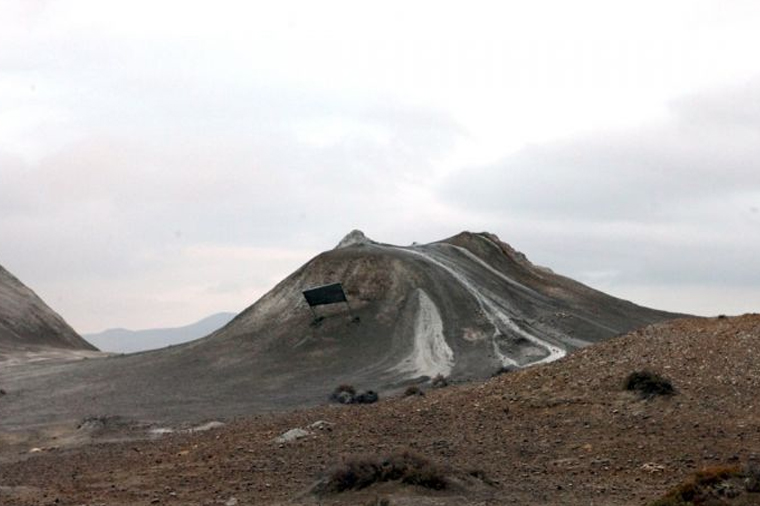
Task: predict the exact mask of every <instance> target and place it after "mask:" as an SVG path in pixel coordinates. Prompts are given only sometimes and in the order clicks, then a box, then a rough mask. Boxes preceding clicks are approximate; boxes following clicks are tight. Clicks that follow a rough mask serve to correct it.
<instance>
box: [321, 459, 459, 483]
mask: <svg viewBox="0 0 760 506" xmlns="http://www.w3.org/2000/svg"><path fill="white" fill-rule="evenodd" d="M387 481H400V482H401V483H405V484H408V485H416V486H420V487H424V488H429V489H433V490H442V489H444V488H446V487H447V486H448V482H447V480H446V471H445V469H444V468H443V467H441V466H440V465H438V464H436V463H434V462H432V461H431V460H429V459H427V458H425V457H423V456H421V455H418V454H416V453H413V452H411V451H408V450H406V451H402V452H397V453H393V454H391V455H388V456H386V457H379V456H376V455H365V456H360V457H356V456H355V457H350V458H346V459H344V460H343V462H342V463H341V464H340V465H338V466H336V467H335V468H334V469H333V470H332V471H331V472H330V473H329V474H328V476H327V477H326V478H325V479H324V480H322V482H320V484H319V485H318V486H317V488H316V490H315V491H316V492H317V493H338V492H345V491H347V490H360V489H363V488H366V487H369V486H370V485H373V484H375V483H383V482H387Z"/></svg>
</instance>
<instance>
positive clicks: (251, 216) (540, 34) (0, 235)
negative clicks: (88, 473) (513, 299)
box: [0, 0, 760, 333]
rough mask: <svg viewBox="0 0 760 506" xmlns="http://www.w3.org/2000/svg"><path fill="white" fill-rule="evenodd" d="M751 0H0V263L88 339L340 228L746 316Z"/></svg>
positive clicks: (759, 292) (759, 76)
mask: <svg viewBox="0 0 760 506" xmlns="http://www.w3.org/2000/svg"><path fill="white" fill-rule="evenodd" d="M758 26H760V3H758V2H754V1H731V0H722V1H714V2H713V1H709V2H708V1H699V0H684V1H679V0H673V1H669V2H662V1H656V2H655V1H646V0H642V1H637V2H610V1H609V0H606V1H586V0H577V1H573V2H566V1H542V0H537V1H533V2H505V1H499V2H478V1H468V2H446V1H414V2H410V1H404V2H401V1H385V2H356V1H345V2H344V1H339V2H336V1H322V2H309V1H292V0H286V1H278V2H254V1H246V2H243V1H239V2H232V1H225V0H216V1H214V2H194V1H187V0H185V1H172V0H162V1H155V0H152V1H140V0H132V1H129V2H103V1H98V0H82V1H78V0H71V1H70V0H50V1H43V0H0V264H1V265H3V266H4V267H6V268H7V269H8V270H10V271H11V272H12V273H14V274H15V275H16V276H17V277H19V278H20V279H21V280H22V281H23V282H24V283H26V284H27V285H28V286H30V287H32V288H33V289H34V290H35V291H36V292H37V293H38V294H39V295H40V296H41V297H42V298H43V299H44V300H45V301H46V302H48V304H49V305H50V306H52V307H53V308H54V309H55V310H56V311H57V312H59V313H60V314H61V315H62V316H63V317H64V318H65V319H66V320H67V321H68V322H69V323H70V324H71V325H72V326H73V327H74V328H75V329H76V330H78V331H79V332H82V333H85V332H96V331H100V330H103V329H105V328H112V327H126V328H133V329H139V328H151V327H166V326H172V325H183V324H187V323H190V322H192V321H195V320H199V319H201V318H203V317H205V316H207V315H210V314H212V313H215V312H218V311H241V310H243V309H244V308H245V307H247V306H249V305H250V304H252V303H253V302H254V301H255V300H256V299H258V298H259V297H260V296H261V295H263V294H264V293H265V292H266V291H268V290H269V289H271V288H272V287H273V286H274V285H275V284H276V283H277V282H278V281H280V280H281V279H283V278H284V277H285V276H287V275H288V274H289V273H290V272H292V271H293V270H295V269H296V268H297V267H299V266H300V265H302V264H303V263H305V262H306V261H308V260H309V259H310V258H311V257H312V256H314V255H315V254H317V253H319V252H321V251H324V250H327V249H330V248H332V247H333V246H334V245H335V244H337V243H338V242H339V241H340V239H341V238H342V237H343V236H344V235H345V234H347V233H348V232H349V231H351V230H352V229H355V228H358V229H361V230H363V231H364V232H365V233H366V234H367V235H368V236H369V237H371V238H373V239H375V240H378V241H382V242H388V243H394V244H402V245H403V244H410V243H412V242H414V241H416V242H430V241H435V240H439V239H443V238H445V237H448V236H451V235H454V234H456V233H458V232H460V231H462V230H471V231H490V232H493V233H496V234H497V235H499V237H500V238H501V239H502V240H503V241H505V242H507V243H509V244H511V245H512V246H514V247H515V248H517V249H519V250H521V251H523V252H524V253H526V254H527V256H528V257H529V258H530V259H531V260H532V261H534V262H535V263H537V264H541V265H545V266H548V267H551V268H552V269H553V270H555V271H556V272H559V273H561V274H564V275H567V276H570V277H573V278H575V279H577V280H579V281H581V282H584V283H587V284H589V285H591V286H593V287H595V288H598V289H601V290H603V291H606V292H608V293H610V294H612V295H615V296H618V297H622V298H625V299H629V300H633V301H634V302H637V303H639V304H643V305H648V306H652V307H657V308H660V309H668V310H673V311H681V312H687V313H693V314H702V315H715V314H722V313H726V314H740V313H744V312H755V311H758V310H760V265H759V264H760V260H759V259H760V255H758V253H760V233H759V232H760V58H757V48H758V47H760V30H757V27H758Z"/></svg>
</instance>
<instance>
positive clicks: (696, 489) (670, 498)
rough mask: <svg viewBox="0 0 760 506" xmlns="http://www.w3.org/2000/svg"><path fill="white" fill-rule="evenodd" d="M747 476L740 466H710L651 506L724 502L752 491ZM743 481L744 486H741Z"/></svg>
mask: <svg viewBox="0 0 760 506" xmlns="http://www.w3.org/2000/svg"><path fill="white" fill-rule="evenodd" d="M747 478H748V476H747V471H746V470H743V469H742V468H741V467H740V466H716V467H708V468H705V469H702V470H700V471H697V472H696V473H695V474H694V476H692V477H691V478H688V479H687V480H686V481H684V482H683V483H681V484H680V485H678V486H677V487H676V488H674V489H673V490H671V491H670V492H668V493H667V494H666V495H665V496H664V497H662V498H660V499H658V500H657V501H655V502H653V503H650V505H649V506H688V505H693V504H694V505H695V504H703V505H710V504H723V502H720V500H721V498H726V497H736V496H738V495H741V494H742V493H744V492H745V491H746V492H749V493H752V491H751V490H750V482H749V481H748V480H747ZM734 482H735V483H734ZM741 483H743V484H744V486H740V485H739V484H741ZM753 504H754V503H753Z"/></svg>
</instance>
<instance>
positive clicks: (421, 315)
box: [394, 290, 454, 378]
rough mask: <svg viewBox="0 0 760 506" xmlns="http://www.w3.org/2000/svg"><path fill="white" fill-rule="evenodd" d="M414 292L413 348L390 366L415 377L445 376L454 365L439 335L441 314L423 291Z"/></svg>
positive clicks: (447, 346) (441, 322)
mask: <svg viewBox="0 0 760 506" xmlns="http://www.w3.org/2000/svg"><path fill="white" fill-rule="evenodd" d="M416 293H417V297H418V299H417V300H418V303H419V306H418V310H417V315H416V319H415V322H414V349H413V350H412V353H411V354H410V355H409V356H408V357H407V358H405V359H404V360H403V361H402V362H401V363H399V364H398V365H397V366H396V367H395V368H394V369H396V370H397V371H399V372H403V373H410V376H411V377H415V378H418V377H420V376H428V377H430V378H433V377H435V376H437V375H438V374H440V375H442V376H448V375H450V374H451V369H452V368H453V367H454V352H453V351H452V350H451V348H450V347H449V345H448V343H446V338H445V337H444V335H443V321H442V320H441V315H440V313H439V312H438V308H437V307H436V305H435V303H434V302H433V301H432V300H431V299H430V297H429V296H428V294H427V293H425V291H424V290H417V291H416Z"/></svg>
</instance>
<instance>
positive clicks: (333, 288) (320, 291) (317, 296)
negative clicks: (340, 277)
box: [303, 283, 348, 306]
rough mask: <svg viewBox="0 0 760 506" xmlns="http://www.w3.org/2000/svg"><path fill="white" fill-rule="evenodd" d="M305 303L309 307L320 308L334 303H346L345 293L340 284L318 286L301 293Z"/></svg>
mask: <svg viewBox="0 0 760 506" xmlns="http://www.w3.org/2000/svg"><path fill="white" fill-rule="evenodd" d="M303 296H304V297H306V302H308V303H309V305H310V306H321V305H323V304H335V303H336V302H348V300H347V299H346V292H344V291H343V287H342V286H341V284H340V283H333V284H332V285H325V286H318V287H317V288H311V289H309V290H305V291H304V292H303Z"/></svg>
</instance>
